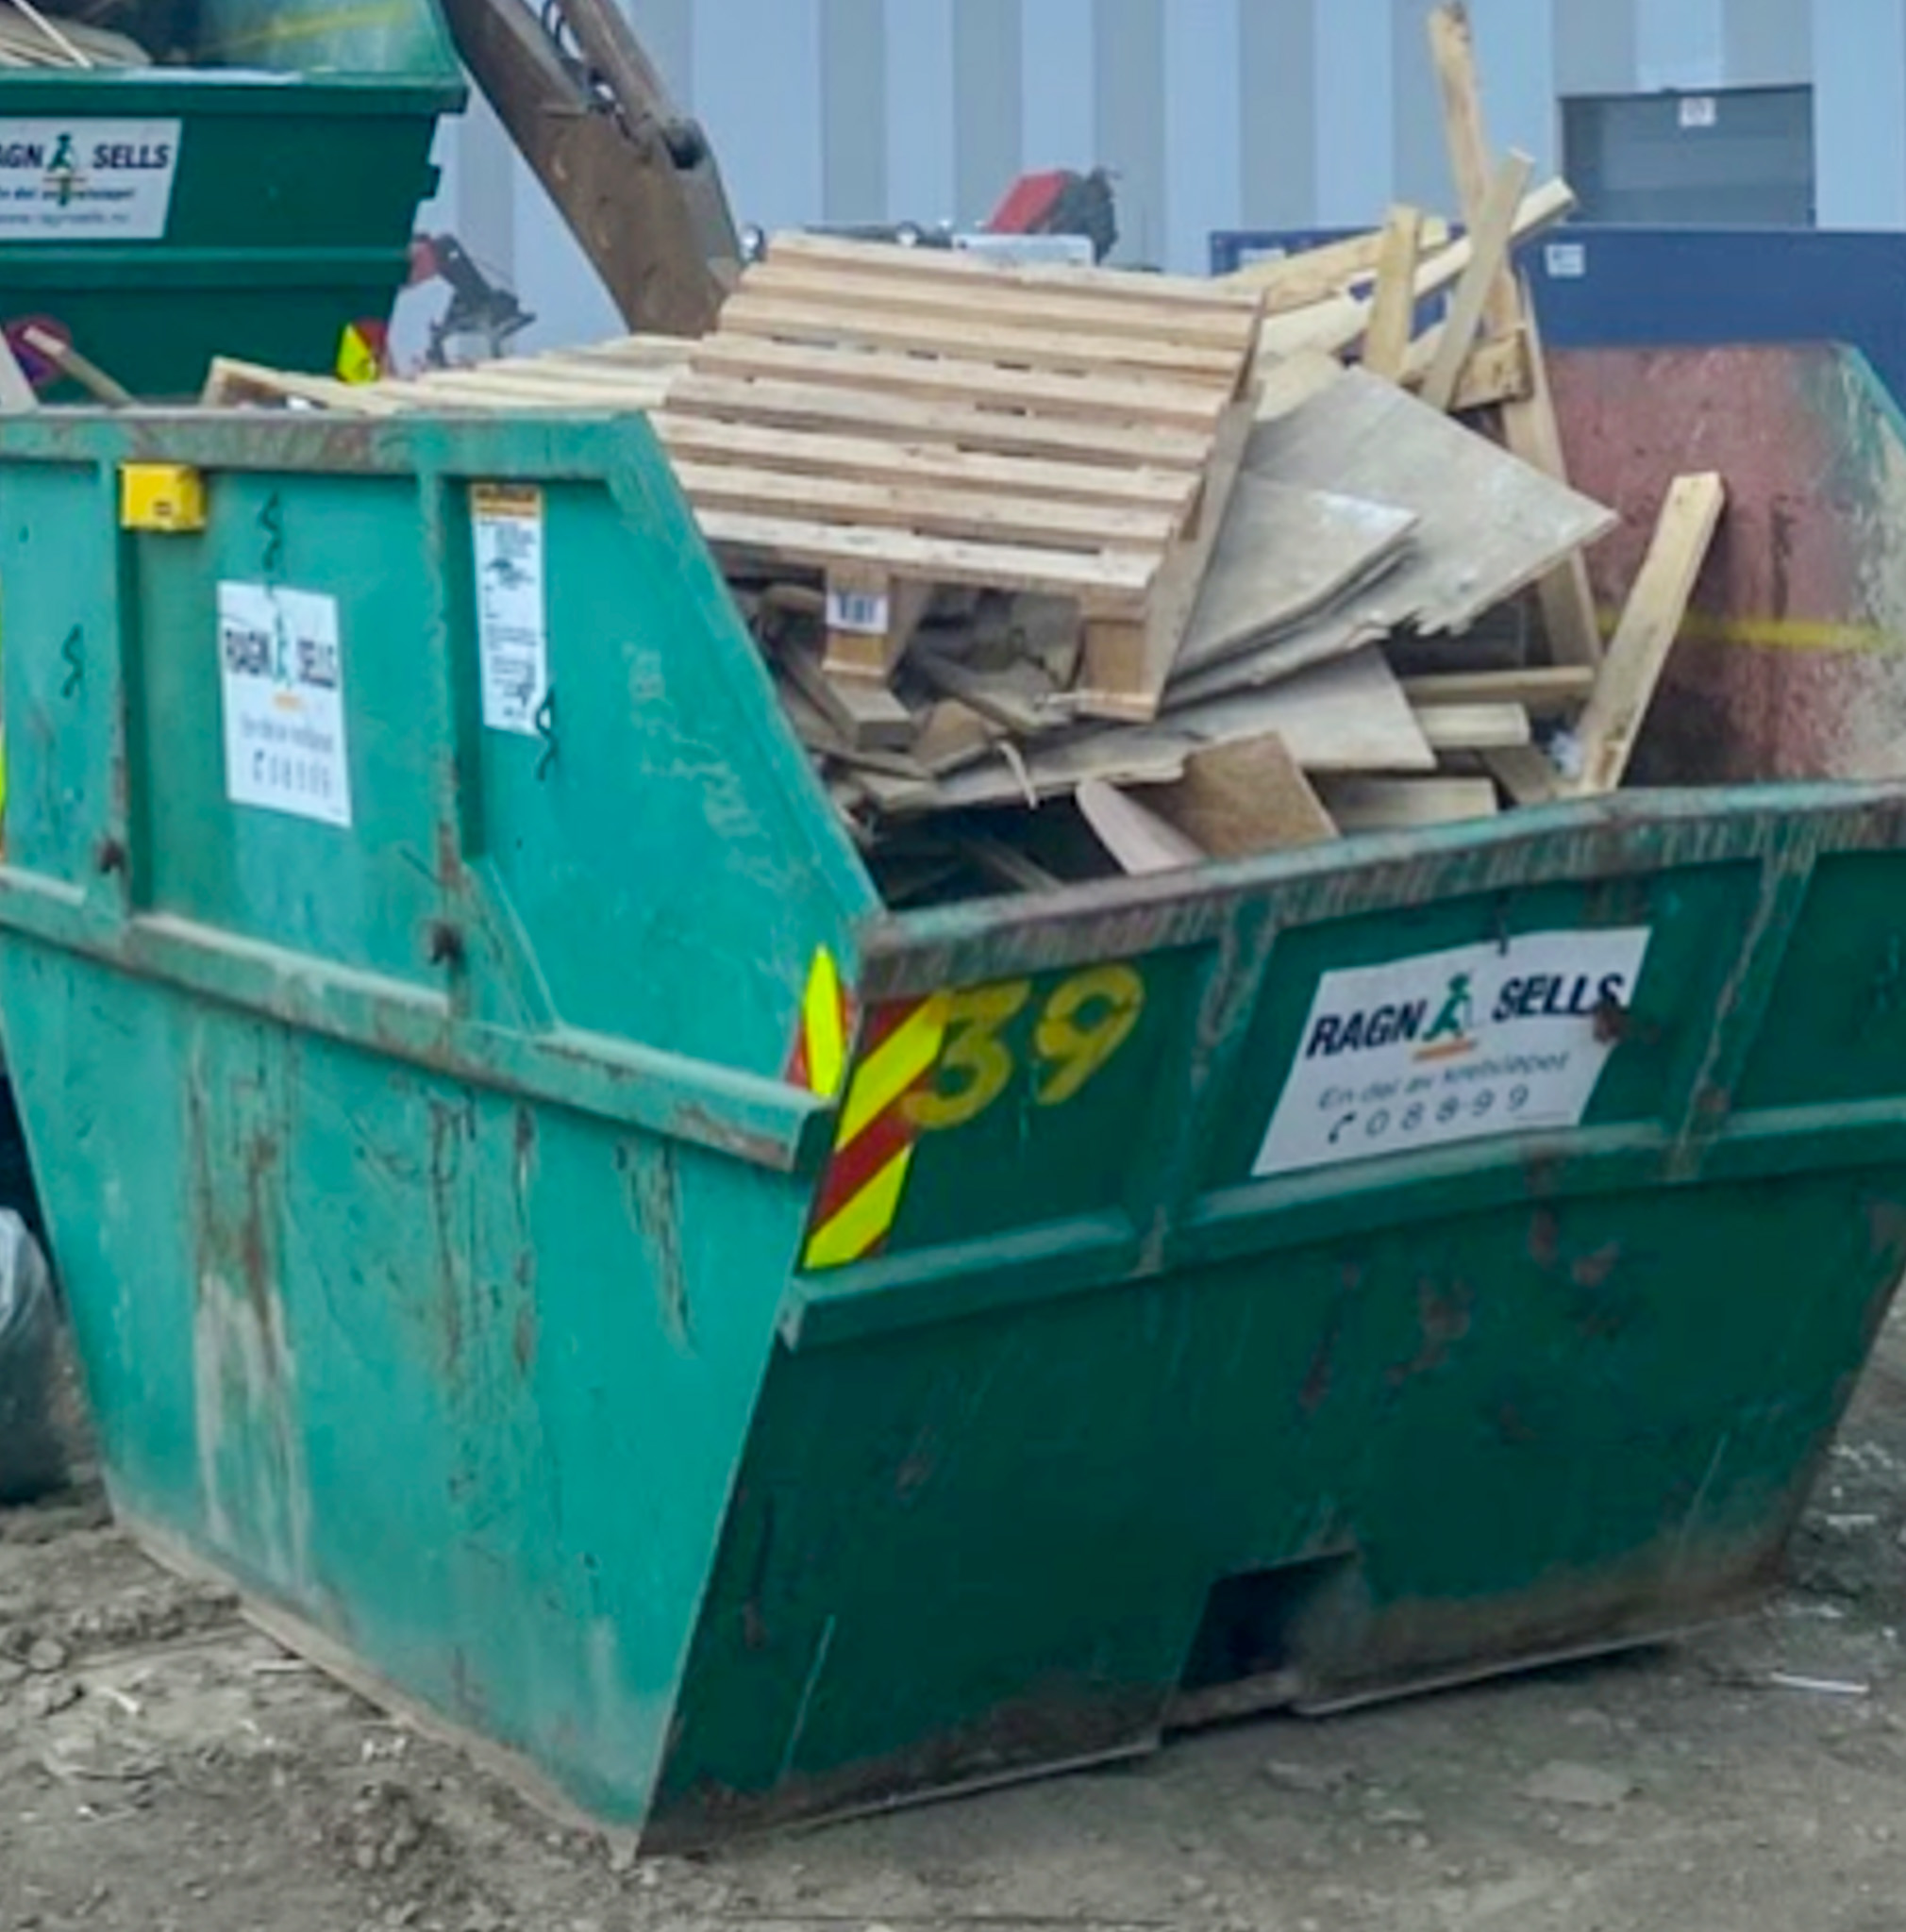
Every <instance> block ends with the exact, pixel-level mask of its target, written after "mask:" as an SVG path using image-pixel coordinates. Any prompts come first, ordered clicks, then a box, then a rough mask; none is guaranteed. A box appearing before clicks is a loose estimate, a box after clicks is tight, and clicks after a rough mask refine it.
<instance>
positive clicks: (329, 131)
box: [0, 0, 465, 400]
mask: <svg viewBox="0 0 1906 1932" xmlns="http://www.w3.org/2000/svg"><path fill="white" fill-rule="evenodd" d="M177 10H178V9H176V8H162V9H159V11H163V12H176V11H177ZM193 11H194V12H195V13H196V17H197V30H196V33H195V35H194V38H193V40H192V43H191V44H190V45H189V46H188V47H187V48H185V49H184V50H182V51H183V54H184V57H185V58H186V59H187V60H188V61H189V62H190V64H188V65H182V66H170V65H166V66H154V67H150V68H124V69H121V68H105V67H101V68H95V69H92V70H91V71H86V72H75V71H73V70H70V69H55V70H44V71H42V70H32V71H16V72H6V73H0V327H4V329H5V330H6V333H7V338H8V342H9V344H10V345H11V347H12V348H13V351H14V354H15V356H16V358H18V359H19V361H20V363H21V365H22V367H23V368H24V370H25V373H26V375H28V377H29V378H30V379H31V380H32V381H33V382H34V384H35V386H36V387H37V388H39V389H41V390H42V392H43V393H45V394H47V395H48V396H49V397H53V398H55V399H58V400H67V399H69V398H71V397H72V396H73V395H74V394H75V393H76V392H75V391H74V390H73V389H72V387H71V385H69V384H65V383H63V382H62V381H61V379H60V376H59V369H58V367H57V364H56V362H55V361H53V360H50V359H49V358H47V357H46V356H45V355H44V354H43V353H42V352H41V351H40V350H38V349H36V348H35V347H34V345H33V341H32V340H31V335H30V333H29V332H33V331H37V332H41V333H43V334H45V335H48V336H50V337H52V338H53V339H55V340H56V341H63V342H65V343H67V344H68V345H70V346H71V347H72V348H74V349H76V350H77V351H78V352H79V353H80V354H81V355H82V356H84V357H85V358H88V360H90V361H92V363H94V364H96V365H97V366H98V367H99V368H101V369H103V370H104V371H105V372H106V374H107V375H109V376H111V377H112V378H113V379H114V380H115V381H116V382H118V383H119V384H121V385H122V386H123V387H124V388H125V389H128V390H130V391H132V392H133V393H134V394H136V395H142V396H154V397H187V396H192V395H195V394H196V393H197V392H198V391H199V389H200V387H201V386H202V385H203V383H204V381H205V377H206V373H207V370H208V368H209V365H210V362H211V359H212V358H213V357H215V356H235V357H240V358H246V359H250V360H256V361H263V362H269V363H272V364H275V365H276V366H280V367H283V368H287V369H329V368H332V367H333V366H339V367H341V368H343V370H345V371H346V372H350V371H352V370H354V368H356V367H360V366H362V365H363V364H364V362H365V358H366V356H367V355H370V354H374V353H375V351H376V346H377V344H378V342H379V341H380V340H381V331H382V328H383V325H385V323H386V322H387V321H388V319H389V316H390V312H391V305H392V301H393V298H394V296H395V294H396V292H397V291H398V290H399V289H400V288H401V287H402V286H403V285H404V282H405V279H406V277H407V275H408V274H409V270H410V238H411V231H412V226H413V224H414V220H415V216H416V211H417V208H418V207H419V205H420V204H421V203H422V202H424V201H425V200H426V199H427V198H428V197H429V196H430V195H431V194H432V193H433V192H435V189H436V182H437V175H436V170H435V169H434V167H433V166H432V164H431V160H430V146H431V142H432V140H433V138H434V135H435V132H436V126H437V120H438V117H439V115H441V114H445V113H451V112H455V111H457V110H458V109H459V108H460V107H461V106H462V104H463V100H464V92H465V91H464V85H463V79H462V74H461V70H460V68H459V66H458V64H457V58H456V55H455V52H454V50H453V48H452V46H451V42H450V39H449V34H448V31H447V29H446V28H445V27H444V25H443V21H442V19H441V17H440V16H439V14H438V11H437V8H436V4H435V0H362V4H357V5H352V4H341V0H200V4H199V5H198V7H197V8H195V9H193ZM135 25H137V22H135ZM152 51H153V52H155V54H158V53H159V52H162V51H163V50H161V49H158V48H155V49H153V50H152Z"/></svg>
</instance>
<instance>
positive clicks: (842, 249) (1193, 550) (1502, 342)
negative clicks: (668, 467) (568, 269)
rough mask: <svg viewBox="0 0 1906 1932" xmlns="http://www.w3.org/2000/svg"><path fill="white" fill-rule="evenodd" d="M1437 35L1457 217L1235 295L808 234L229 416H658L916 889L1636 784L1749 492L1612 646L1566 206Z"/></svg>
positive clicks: (282, 390)
mask: <svg viewBox="0 0 1906 1932" xmlns="http://www.w3.org/2000/svg"><path fill="white" fill-rule="evenodd" d="M1431 42H1432V48H1433V52H1434V57H1435V60H1436V65H1437V72H1438V75H1439V79H1440V81H1441V84H1442V87H1443V92H1444V98H1445V104H1446V124H1447V130H1448V135H1449V141H1450V151H1451V158H1452V161H1453V163H1454V173H1455V177H1456V180H1457V182H1458V184H1459V188H1460V192H1461V194H1462V198H1463V208H1462V209H1461V214H1462V217H1463V230H1464V232H1463V237H1462V238H1461V239H1455V238H1453V237H1452V235H1451V233H1450V231H1449V229H1447V228H1446V227H1445V226H1443V225H1440V224H1436V223H1433V222H1431V221H1429V219H1427V218H1426V217H1425V216H1423V215H1422V214H1421V213H1420V212H1418V211H1416V210H1412V209H1397V210H1395V211H1393V213H1392V215H1391V217H1390V219H1389V221H1388V222H1387V223H1386V225H1384V227H1383V228H1381V229H1380V230H1379V231H1377V232H1375V233H1373V234H1371V235H1369V236H1366V237H1362V238H1359V239H1357V240H1356V241H1353V242H1346V243H1342V244H1338V245H1336V246H1334V247H1332V248H1328V249H1320V250H1318V251H1316V252H1315V253H1314V254H1311V255H1300V256H1297V257H1295V258H1289V259H1286V260H1282V261H1278V262H1272V263H1266V264H1261V265H1259V266H1256V267H1254V268H1252V269H1250V270H1248V271H1246V272H1245V273H1244V274H1243V275H1240V276H1237V277H1232V278H1229V281H1221V282H1216V283H1210V282H1192V281H1181V280H1176V279H1172V278H1168V277H1161V276H1148V275H1126V274H1123V273H1120V272H1116V271H1105V270H1078V269H1064V268H1021V269H1014V268H1010V267H1004V266H1000V265H996V264H993V263H990V262H986V261H982V260H978V259H975V258H969V257H964V256H959V255H952V254H939V253H935V252H931V251H921V250H911V249H903V248H894V247H887V246H879V245H876V244H867V243H859V242H836V241H827V240H821V239H818V238H809V237H788V238H785V239H782V240H780V241H778V242H776V243H775V244H774V246H773V248H772V250H771V252H770V257H769V259H768V260H767V261H766V262H764V263H762V264H760V265H758V266H757V267H755V268H753V269H752V270H750V271H749V272H748V274H747V275H745V276H744V279H743V282H742V284H741V287H740V289H739V290H738V291H737V292H736V293H735V294H734V295H733V296H732V297H731V298H730V300H729V302H728V303H727V307H726V308H725V309H724V311H723V314H722V317H721V320H720V324H719V325H718V327H717V329H716V330H715V331H714V332H713V333H712V334H711V335H710V336H709V337H707V338H706V339H704V340H702V341H697V342H690V343H681V342H661V341H655V340H652V339H632V340H630V341H625V342H620V343H611V344H608V345H605V346H603V347H601V348H597V349H593V350H586V351H580V352H575V353H571V354H567V355H562V356H545V357H540V358H527V359H523V360H512V361H508V362H501V363H495V364H491V365H488V366H486V367H483V368H479V369H470V370H460V371H448V372H443V373H440V374H436V375H429V376H426V377H424V378H421V379H419V380H417V381H414V382H408V383H397V382H390V383H383V384H378V385H375V386H372V387H369V388H362V387H356V386H346V385H343V384H341V383H336V382H331V381H328V380H325V379H321V378H313V377H294V376H284V375H277V374H276V373H274V372H270V371H264V370H259V369H254V368H249V367H247V366H245V365H242V364H238V363H222V364H220V365H219V366H218V368H217V369H216V370H215V372H214V376H213V382H212V386H211V388H210V390H209V392H208V400H209V401H211V402H222V403H232V402H247V401H274V402H284V401H287V400H291V401H296V402H299V403H302V404H304V405H306V406H316V407H320V408H350V409H355V410H358V411H360V412H372V413H395V412H398V411H403V410H411V409H426V408H437V409H441V408H509V409H522V408H548V409H558V410H567V411H583V412H588V411H593V410H596V409H641V410H644V411H645V412H647V413H648V414H649V416H650V420H651V422H652V424H653V425H654V427H655V429H656V431H657V433H658V435H659V436H660V440H661V442H662V444H663V446H664V447H665V449H666V450H667V451H668V453H669V455H670V457H671V458H672V459H673V460H674V462H675V465H676V469H677V476H678V478H679V480H680V482H681V485H682V488H683V491H684V492H685V494H686V496H687V498H688V500H689V502H690V503H691V505H692V506H693V507H694V510H695V513H696V515H697V517H698V519H699V521H700V523H701V526H702V529H703V532H704V534H705V536H706V537H707V538H708V540H709V541H710V542H711V545H712V547H713V549H714V550H715V553H716V555H717V556H718V558H720V559H721V561H722V563H723V565H724V568H725V570H726V572H727V575H728V577H729V580H730V583H731V585H732V586H733V588H734V590H735V592H736V596H737V600H738V603H739V606H740V608H741V609H742V611H743V613H744V616H745V618H746V620H747V622H748V623H749V625H750V626H751V628H752V629H753V631H754V633H755V635H756V637H757V638H758V640H759V641H760V642H761V646H762V648H763V650H764V651H765V652H766V653H767V655H768V657H769V659H770V662H771V664H772V666H773V669H774V672H775V675H776V679H777V686H778V688H779V689H780V691H781V694H782V698H783V701H784V704H785V706H786V708H787V711H788V714H789V716H790V719H791V721H792V723H793V724H794V729H795V730H796V732H797V733H798V735H799V736H800V738H801V739H802V741H803V742H804V743H805V744H806V745H807V746H808V747H809V749H810V751H811V754H812V756H813V758H814V759H815V761H816V763H817V766H818V767H819V770H820V772H821V774H822V776H823V778H824V780H825V782H826V784H827V786H828V791H829V792H830V794H831V796H832V797H833V798H834V800H835V801H836V803H837V804H838V806H839V808H840V809H841V811H842V813H843V814H844V818H845V820H846V822H847V823H848V824H849V826H850V827H851V829H852V831H853V834H854V836H855V838H856V840H857V841H859V842H860V843H861V847H862V849H863V851H864V852H865V853H866V854H867V855H868V857H869V860H870V863H871V864H872V865H873V867H874V869H875V871H876V872H877V874H878V876H879V877H880V879H881V881H882V883H883V886H884V888H885V890H886V891H887V892H888V895H889V898H890V900H892V901H894V903H905V902H911V901H916V900H918V899H920V898H923V897H928V896H937V895H945V894H958V893H961V892H965V891H973V890H978V889H984V888H988V887H996V886H998V885H1001V884H1005V885H1008V886H1012V887H1015V888H1023V889H1035V888H1039V887H1042V886H1045V885H1049V884H1051V883H1053V882H1055V881H1061V880H1065V879H1072V878H1078V877H1081V876H1090V875H1093V874H1098V873H1103V872H1104V871H1106V870H1108V869H1110V868H1111V867H1113V866H1115V867H1119V868H1123V869H1124V870H1127V871H1133V872H1138V871H1153V870H1162V869H1166V868H1170V867H1176V866H1181V865H1185V864H1191V863H1195V862H1197V861H1199V860H1202V859H1205V858H1238V857H1243V856H1246V855H1248V854H1252V853H1257V852H1262V851H1265V850H1270V849H1275V848H1278V847H1280V846H1287V845H1296V844H1303V843H1308V842H1312V841H1317V840H1321V839H1328V838H1331V837H1335V836H1337V835H1338V834H1340V833H1353V832H1362V831H1366V830H1380V829H1385V828H1390V827H1399V826H1414V825H1421V824H1438V823H1445V822H1447V821H1450V820H1456V819H1467V818H1473V817H1479V816H1485V815H1488V814H1491V813H1494V812H1496V811H1497V810H1498V809H1500V808H1501V807H1502V805H1503V804H1504V803H1505V802H1507V803H1511V804H1535V803H1541V802H1546V801H1548V800H1551V799H1554V798H1556V797H1559V796H1563V795H1569V794H1577V795H1580V794H1583V793H1593V792H1597V791H1607V790H1611V789H1613V787H1615V786H1617V785H1618V784H1619V783H1620V781H1621V777H1622V774H1623V772H1624V770H1625V767H1626V763H1627V758H1628V754H1629V752H1630V748H1631V747H1632V744H1633V742H1634V739H1635V736H1636V734H1637V732H1638V730H1639V727H1640V724H1641V722H1642V719H1643V716H1644V715H1645V712H1646V709H1647V702H1648V699H1649V697H1650V696H1651V694H1652V691H1653V689H1654V685H1655V682H1656V681H1657V679H1658V677H1659V675H1660V672H1661V668H1662V665H1663V663H1664V659H1665V657H1666V653H1667V650H1668V648H1669V647H1670V646H1671V644H1672V643H1673V641H1674V638H1675V634H1676V632H1677V630H1678V628H1679V626H1680V620H1681V617H1682V614H1683V612H1684V610H1685V607H1686V603H1687V600H1688V598H1689V596H1690V594H1691V593H1692V591H1693V588H1694V582H1695V578H1696V576H1697V575H1698V572H1699V570H1700V567H1701V564H1702V561H1703V559H1704V558H1705V556H1706V553H1707V548H1708V544H1709V542H1710V541H1711V539H1712V538H1713V535H1714V528H1715V525H1716V523H1717V521H1718V518H1719V516H1720V513H1721V508H1722V501H1723V492H1722V490H1721V486H1720V483H1719V481H1718V479H1717V478H1714V477H1711V476H1707V477H1694V478H1686V479H1683V480H1682V482H1681V483H1680V484H1679V485H1677V487H1676V489H1675V490H1674V491H1673V492H1672V493H1671V495H1670V497H1669V500H1668V503H1667V505H1666V507H1665V508H1664V512H1663V517H1662V523H1661V527H1660V529H1659V531H1658V533H1657V538H1656V541H1655V545H1654V548H1653V551H1652V552H1651V554H1650V556H1649V558H1648V561H1647V566H1646V568H1645V569H1644V571H1643V573H1642V575H1641V578H1640V579H1639V581H1638V582H1637V584H1636V586H1635V589H1634V592H1633V596H1632V599H1631V601H1630V606H1629V608H1628V610H1627V612H1626V614H1625V615H1624V616H1623V617H1622V618H1621V621H1620V623H1619V624H1618V625H1617V626H1616V627H1615V630H1614V633H1613V639H1612V641H1611V642H1610V644H1609V646H1608V648H1607V650H1606V652H1604V648H1603V642H1602V629H1601V625H1600V621H1599V618H1598V614H1597V610H1596V608H1595V607H1594V604H1593V602H1592V601H1591V596H1590V591H1589V587H1588V577H1587V573H1586V570H1585V567H1584V565H1583V561H1582V552H1583V549H1584V547H1585V546H1586V545H1587V544H1589V543H1591V542H1593V541H1596V540H1597V538H1598V537H1600V536H1602V535H1604V534H1605V533H1606V532H1607V531H1608V530H1609V529H1610V528H1611V527H1612V525H1613V523H1614V518H1613V516H1612V515H1611V514H1610V513H1609V512H1608V511H1606V510H1604V509H1602V508H1600V507H1599V506H1597V505H1596V504H1594V503H1591V502H1589V501H1588V500H1587V499H1585V498H1584V497H1582V496H1581V495H1580V494H1579V493H1578V492H1576V491H1573V490H1571V489H1570V488H1569V487H1568V484H1567V480H1566V476H1565V473H1564V469H1563V453H1562V449H1561V441H1560V437H1559V435H1558V433H1557V429H1556V424H1555V416H1554V411H1553V408H1552V405H1551V403H1550V400H1549V396H1548V391H1547V380H1546V376H1545V372H1544V367H1543V360H1542V351H1541V344H1540V341H1539V340H1538V339H1537V335H1536V330H1535V327H1534V322H1533V317H1532V314H1531V312H1530V308H1529V306H1528V303H1527V299H1526V293H1525V291H1524V290H1523V288H1522V287H1521V285H1520V283H1519V281H1518V279H1517V277H1516V276H1515V275H1514V273H1513V267H1512V254H1511V251H1512V250H1513V247H1514V245H1515V244H1516V242H1519V241H1522V240H1526V239H1527V238H1528V237H1530V236H1531V235H1534V234H1537V233H1539V232H1541V231H1542V230H1543V229H1544V228H1545V227H1547V226H1548V225H1551V224H1553V223H1555V222H1557V221H1559V220H1561V219H1562V218H1563V217H1564V216H1565V215H1566V213H1567V212H1568V210H1569V208H1570V207H1571V206H1572V197H1571V196H1570V194H1569V192H1568V191H1567V189H1566V188H1565V186H1563V185H1562V184H1560V183H1551V184H1549V185H1547V186H1546V187H1541V188H1536V189H1534V190H1532V191H1531V189H1530V163H1529V162H1528V160H1527V159H1526V158H1522V157H1519V156H1510V157H1508V158H1503V159H1500V160H1498V159H1497V158H1495V157H1494V156H1493V155H1492V154H1491V152H1490V150H1489V147H1488V144H1487V142H1486V138H1485V136H1484V133H1483V128H1482V120H1481V114H1480V107H1479V105H1478V94H1477V85H1476V71H1475V56H1474V49H1473V46H1472V44H1471V41H1470V36H1469V30H1468V24H1467V20H1466V17H1465V16H1464V14H1463V11H1462V9H1461V8H1455V7H1446V8H1441V9H1439V11H1438V12H1437V13H1436V15H1435V16H1434V17H1433V19H1432V22H1431ZM1435 298H1444V306H1443V311H1442V314H1441V316H1440V319H1439V320H1437V321H1436V322H1435V323H1434V324H1433V325H1431V326H1429V327H1428V328H1426V329H1419V326H1418V325H1419V322H1420V321H1421V320H1422V319H1423V317H1424V314H1425V308H1424V305H1425V304H1426V303H1429V302H1431V301H1432V300H1433V299H1435Z"/></svg>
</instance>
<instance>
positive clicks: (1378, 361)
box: [1363, 207, 1423, 382]
mask: <svg viewBox="0 0 1906 1932" xmlns="http://www.w3.org/2000/svg"><path fill="white" fill-rule="evenodd" d="M1422 252H1423V210H1422V209H1421V208H1409V207H1401V208H1392V209H1391V210H1390V219H1389V221H1388V222H1387V223H1386V224H1385V225H1384V228H1383V235H1382V241H1381V245H1380V248H1379V253H1378V256H1377V288H1376V291H1375V293H1374V294H1373V295H1372V297H1371V301H1370V329H1369V333H1368V335H1367V336H1366V337H1365V338H1364V341H1363V367H1364V368H1365V369H1367V370H1368V371H1369V372H1370V374H1371V375H1381V376H1386V377H1388V378H1389V380H1390V381H1392V382H1400V381H1401V380H1402V377H1403V366H1404V364H1405V363H1406V362H1407V361H1408V359H1409V356H1410V339H1411V337H1412V336H1413V334H1414V333H1415V330H1416V270H1417V267H1418V264H1419V262H1420V260H1421V257H1422Z"/></svg>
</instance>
